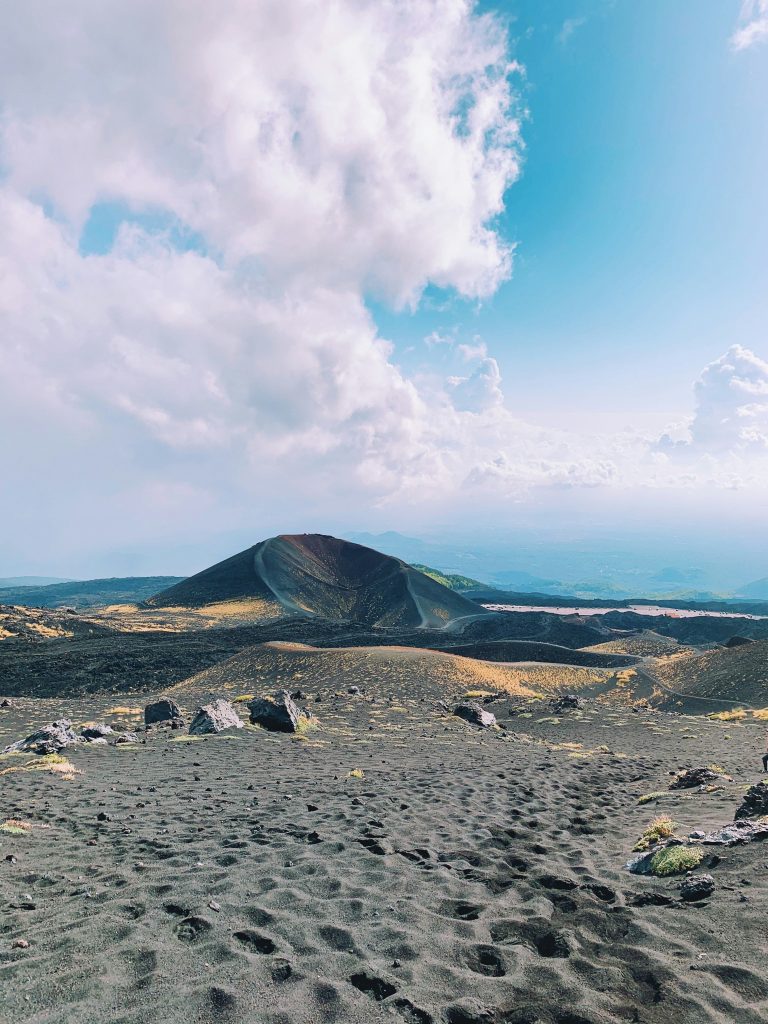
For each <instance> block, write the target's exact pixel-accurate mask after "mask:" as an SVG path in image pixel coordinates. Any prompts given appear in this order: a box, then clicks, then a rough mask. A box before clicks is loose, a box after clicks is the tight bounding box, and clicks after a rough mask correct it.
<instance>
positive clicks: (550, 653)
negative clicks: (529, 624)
mask: <svg viewBox="0 0 768 1024" xmlns="http://www.w3.org/2000/svg"><path fill="white" fill-rule="evenodd" d="M450 653H451V654H460V655H461V656H462V657H465V658H479V659H481V660H482V661H497V662H530V661H540V662H543V663H545V664H550V665H582V666H584V667H585V668H628V667H629V666H630V665H636V664H637V662H638V660H639V659H638V658H636V657H633V656H632V655H630V654H627V653H615V652H612V651H610V652H605V651H598V650H583V649H578V648H573V647H564V646H562V645H561V644H546V643H538V642H536V641H535V640H491V641H488V642H486V643H483V642H480V643H474V644H461V645H460V646H457V647H451V648H450Z"/></svg>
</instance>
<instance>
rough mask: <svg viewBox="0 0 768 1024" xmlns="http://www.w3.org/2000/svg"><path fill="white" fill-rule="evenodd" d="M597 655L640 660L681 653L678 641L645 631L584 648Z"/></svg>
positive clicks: (650, 630)
mask: <svg viewBox="0 0 768 1024" xmlns="http://www.w3.org/2000/svg"><path fill="white" fill-rule="evenodd" d="M583 649H584V650H585V651H594V652H595V654H634V655H635V656H636V657H638V658H658V657H660V656H662V655H664V654H674V653H676V652H679V651H680V645H679V644H678V642H677V640H675V638H674V637H671V636H662V635H661V633H655V632H654V631H653V630H652V629H644V630H642V632H640V633H628V634H627V635H626V636H619V637H616V639H614V640H606V641H605V642H604V643H599V644H593V645H592V646H591V647H585V648H583Z"/></svg>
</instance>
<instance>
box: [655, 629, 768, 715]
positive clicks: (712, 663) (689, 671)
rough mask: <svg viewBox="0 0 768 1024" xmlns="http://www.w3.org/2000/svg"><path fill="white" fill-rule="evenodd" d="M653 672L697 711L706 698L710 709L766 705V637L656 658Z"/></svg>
mask: <svg viewBox="0 0 768 1024" xmlns="http://www.w3.org/2000/svg"><path fill="white" fill-rule="evenodd" d="M652 674H653V676H654V677H655V678H656V679H657V680H658V681H659V683H661V685H662V686H663V687H664V688H665V689H667V690H672V691H674V692H675V693H676V694H679V695H680V697H681V698H682V699H683V707H685V706H686V704H690V703H692V704H695V705H696V707H695V709H696V710H698V711H701V710H702V709H704V707H703V706H704V705H705V704H706V703H707V702H711V703H712V706H713V707H712V709H713V710H715V711H716V710H719V708H721V707H726V706H727V705H743V706H744V707H750V708H765V707H768V640H760V641H758V642H757V643H753V644H746V645H744V646H741V647H730V648H729V647H717V648H715V649H714V650H711V651H704V652H703V653H699V652H689V653H683V654H677V655H672V656H671V657H668V658H662V659H659V661H658V662H657V663H656V664H655V666H654V668H653V673H652Z"/></svg>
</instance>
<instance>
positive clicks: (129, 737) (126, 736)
mask: <svg viewBox="0 0 768 1024" xmlns="http://www.w3.org/2000/svg"><path fill="white" fill-rule="evenodd" d="M113 742H114V745H115V746H116V747H118V746H121V745H122V744H123V743H138V742H139V737H138V736H137V735H136V733H135V732H120V733H118V734H117V736H116V737H115V739H114V741H113Z"/></svg>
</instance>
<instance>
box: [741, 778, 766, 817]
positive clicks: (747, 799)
mask: <svg viewBox="0 0 768 1024" xmlns="http://www.w3.org/2000/svg"><path fill="white" fill-rule="evenodd" d="M764 814H768V782H757V783H755V785H754V786H750V787H749V789H748V790H747V792H746V793H745V794H744V800H743V802H742V804H741V807H739V809H738V811H736V813H735V814H734V816H733V817H734V820H735V821H738V820H739V819H740V818H760V817H762V816H763V815H764Z"/></svg>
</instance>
